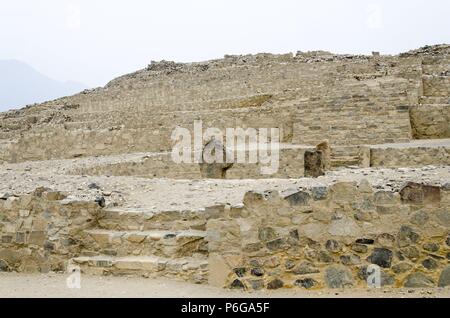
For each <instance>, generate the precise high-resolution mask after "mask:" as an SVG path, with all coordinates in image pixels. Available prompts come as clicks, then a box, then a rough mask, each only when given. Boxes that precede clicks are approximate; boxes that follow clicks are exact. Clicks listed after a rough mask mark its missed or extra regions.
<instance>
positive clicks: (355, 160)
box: [331, 156, 361, 168]
mask: <svg viewBox="0 0 450 318" xmlns="http://www.w3.org/2000/svg"><path fill="white" fill-rule="evenodd" d="M360 161H361V160H360V158H359V157H353V156H342V157H334V158H333V157H331V167H332V168H340V167H349V166H359V165H360Z"/></svg>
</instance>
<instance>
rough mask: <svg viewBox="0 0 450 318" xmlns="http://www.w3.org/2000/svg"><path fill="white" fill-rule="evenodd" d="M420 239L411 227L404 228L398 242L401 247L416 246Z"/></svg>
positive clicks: (399, 233) (398, 236) (400, 232)
mask: <svg viewBox="0 0 450 318" xmlns="http://www.w3.org/2000/svg"><path fill="white" fill-rule="evenodd" d="M419 239H420V235H419V234H417V233H416V232H414V230H413V229H412V228H410V227H409V226H402V227H401V228H400V231H399V232H398V235H397V242H398V246H400V247H405V246H409V245H412V244H416V243H417V242H418V241H419Z"/></svg>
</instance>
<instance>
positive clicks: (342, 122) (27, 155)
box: [0, 45, 450, 162]
mask: <svg viewBox="0 0 450 318" xmlns="http://www.w3.org/2000/svg"><path fill="white" fill-rule="evenodd" d="M449 52H450V49H449V46H446V45H440V46H433V47H425V48H422V49H419V50H416V51H411V52H408V53H404V54H400V55H398V56H379V55H374V56H352V55H333V54H331V53H327V52H311V53H301V52H299V53H298V54H296V55H295V56H294V55H292V54H287V55H271V54H258V55H248V56H226V57H225V58H224V59H220V60H213V61H209V62H204V63H192V64H177V63H172V62H164V61H163V62H159V63H152V64H151V65H150V66H149V67H148V68H147V69H144V70H141V71H138V72H135V73H133V74H129V75H125V76H123V77H120V78H118V79H116V80H114V81H112V82H111V83H109V84H108V85H107V86H106V87H104V88H99V89H95V90H91V91H85V92H83V93H81V94H78V95H75V96H71V97H66V98H62V99H59V100H56V101H52V102H48V103H45V104H42V105H35V106H30V107H27V108H25V109H22V110H19V111H11V112H8V113H4V114H1V115H0V118H1V121H0V123H1V124H0V149H2V152H1V153H0V160H2V161H8V162H20V161H26V160H45V159H50V158H73V157H79V156H92V155H111V154H119V153H129V152H143V151H146V152H147V151H157V152H158V151H168V150H170V145H171V141H170V135H171V132H172V131H173V129H174V128H175V127H176V126H182V127H186V128H190V127H191V126H192V124H193V122H194V120H198V119H201V120H203V121H204V123H205V126H208V127H217V128H220V129H223V128H225V127H242V128H246V127H254V128H260V127H272V128H280V129H281V131H282V138H283V141H284V142H293V143H297V144H307V145H311V146H314V145H316V144H317V143H319V142H321V141H322V140H323V139H328V140H329V141H330V143H331V145H332V146H336V145H361V144H379V143H390V142H406V141H409V140H411V139H412V138H413V137H414V138H444V137H448V136H449V134H448V130H449V129H448V127H449V120H448V116H447V114H448V113H449V112H448V111H447V110H448V105H449V104H448V97H449V90H450V86H449V80H448V79H449V64H448V61H449V54H450V53H449ZM430 110H431V111H430ZM423 114H427V116H422V115H423ZM443 114H444V116H442V115H443Z"/></svg>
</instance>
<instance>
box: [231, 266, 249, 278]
mask: <svg viewBox="0 0 450 318" xmlns="http://www.w3.org/2000/svg"><path fill="white" fill-rule="evenodd" d="M234 273H235V274H236V275H237V276H238V277H244V276H245V274H246V273H247V269H246V268H244V267H239V268H235V269H234Z"/></svg>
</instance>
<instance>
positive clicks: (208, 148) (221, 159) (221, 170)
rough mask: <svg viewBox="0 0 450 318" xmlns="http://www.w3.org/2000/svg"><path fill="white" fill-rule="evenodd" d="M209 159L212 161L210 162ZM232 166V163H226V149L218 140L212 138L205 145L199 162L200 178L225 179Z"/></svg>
mask: <svg viewBox="0 0 450 318" xmlns="http://www.w3.org/2000/svg"><path fill="white" fill-rule="evenodd" d="M211 159H214V162H212V163H211ZM232 166H233V163H227V149H226V147H225V146H224V145H223V144H222V143H221V142H220V141H217V140H215V139H213V140H211V141H209V142H208V143H207V144H206V145H205V147H204V148H203V153H202V163H201V164H200V173H201V175H202V178H207V179H225V178H226V173H227V170H228V169H230V168H231V167H232Z"/></svg>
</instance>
